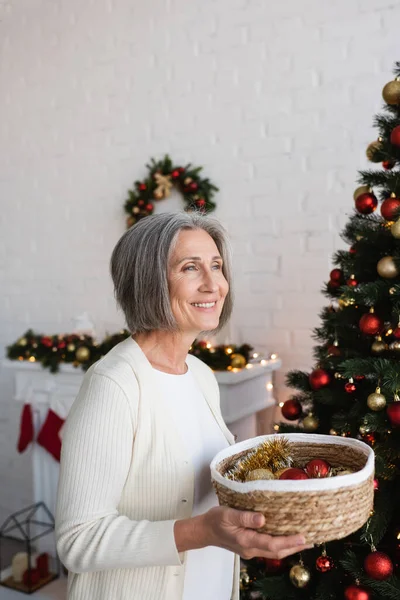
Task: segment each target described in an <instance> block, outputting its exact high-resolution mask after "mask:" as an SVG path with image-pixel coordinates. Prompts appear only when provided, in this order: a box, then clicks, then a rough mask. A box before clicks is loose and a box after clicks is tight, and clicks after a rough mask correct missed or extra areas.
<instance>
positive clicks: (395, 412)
mask: <svg viewBox="0 0 400 600" xmlns="http://www.w3.org/2000/svg"><path fill="white" fill-rule="evenodd" d="M386 414H387V416H388V417H389V419H390V422H391V424H392V426H393V427H400V402H399V401H397V402H392V403H391V404H388V407H387V409H386Z"/></svg>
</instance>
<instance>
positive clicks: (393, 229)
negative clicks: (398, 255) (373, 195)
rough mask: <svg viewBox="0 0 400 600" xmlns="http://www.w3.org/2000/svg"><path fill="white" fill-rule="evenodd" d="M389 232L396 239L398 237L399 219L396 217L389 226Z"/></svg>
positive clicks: (399, 236) (399, 235)
mask: <svg viewBox="0 0 400 600" xmlns="http://www.w3.org/2000/svg"><path fill="white" fill-rule="evenodd" d="M390 232H391V234H392V236H393V237H394V238H396V240H398V239H400V219H397V221H395V222H394V223H393V225H392V226H391V228H390Z"/></svg>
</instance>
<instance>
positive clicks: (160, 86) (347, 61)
mask: <svg viewBox="0 0 400 600" xmlns="http://www.w3.org/2000/svg"><path fill="white" fill-rule="evenodd" d="M399 19H400V5H399V4H398V3H397V2H394V1H393V0H336V1H335V2H320V1H318V0H301V1H300V2H299V1H298V0H287V1H286V2H265V1H264V0H219V1H218V2H214V1H212V0H201V1H200V0H192V1H191V2H185V1H184V0H148V1H147V2H135V3H133V2H129V1H128V0H118V1H117V0H114V1H113V0H96V1H94V0H87V1H86V2H81V1H78V0H68V1H67V0H58V2H53V1H51V0H31V1H30V2H23V1H22V0H0V89H1V90H2V93H1V95H0V115H1V119H0V155H1V163H2V164H1V169H0V192H1V196H0V197H1V211H0V220H1V221H0V222H1V224H2V232H1V239H2V252H1V255H0V277H1V281H2V294H1V296H0V348H1V349H4V347H5V346H6V345H7V344H8V343H10V342H12V341H13V340H15V339H16V338H17V336H18V335H20V334H21V333H22V332H23V331H24V330H25V329H27V328H28V327H29V326H31V327H33V328H34V329H36V330H39V331H45V332H57V331H68V330H70V329H71V326H72V318H73V317H74V316H76V315H79V314H81V313H82V312H83V311H84V310H88V311H89V312H90V314H91V315H92V317H93V319H94V320H95V322H96V324H97V326H98V329H99V331H100V332H101V333H102V332H104V330H105V329H108V330H110V331H113V330H116V329H117V328H118V327H119V326H120V325H121V324H122V320H121V317H120V316H119V315H118V314H117V312H116V310H115V306H114V300H113V296H112V289H111V284H110V281H109V277H108V260H109V256H110V253H111V250H112V248H113V246H114V244H115V242H116V240H117V239H118V237H119V235H120V234H121V233H122V232H123V230H124V214H123V211H122V206H123V202H124V200H125V196H126V190H127V189H128V188H129V187H131V185H132V183H133V181H134V180H135V179H137V178H140V177H141V176H143V175H145V173H146V172H145V169H144V165H145V163H146V162H147V160H148V158H149V157H150V156H154V157H157V158H158V157H161V156H162V155H163V154H164V153H165V152H169V153H170V154H171V156H172V157H173V158H174V159H175V160H176V161H181V162H183V163H184V162H186V161H192V162H193V163H194V164H196V165H204V167H205V170H204V173H205V174H206V175H207V176H209V177H210V178H211V179H212V180H213V181H215V182H216V183H217V185H218V186H219V187H220V188H221V191H220V193H219V194H218V196H217V202H218V211H217V216H218V217H220V219H221V220H222V221H223V222H224V223H225V224H226V226H227V227H228V229H229V231H230V233H231V236H232V241H233V246H234V250H235V264H236V289H237V305H236V310H235V316H234V321H233V325H232V331H233V334H234V340H233V341H236V342H244V341H248V342H251V343H253V344H255V345H256V346H257V347H259V348H261V349H263V350H266V351H272V350H273V351H277V352H278V353H279V354H280V355H281V356H282V358H283V361H284V369H283V370H282V373H281V374H280V376H279V377H278V384H279V385H278V390H279V397H280V399H283V398H285V397H286V395H287V393H288V392H287V390H285V389H284V388H283V385H282V383H283V375H284V372H285V371H286V370H288V369H290V368H294V367H299V368H308V367H309V366H310V365H311V348H312V344H313V342H312V340H311V337H310V328H311V327H313V326H315V325H317V324H318V316H317V315H318V311H319V309H320V308H321V306H322V305H323V304H324V299H323V297H322V296H321V295H320V293H319V290H320V288H321V285H322V281H323V280H324V279H326V278H327V276H328V273H329V269H330V256H331V253H332V251H333V250H334V249H337V248H340V247H342V246H343V244H342V242H341V241H340V239H339V236H338V228H339V227H341V226H342V225H343V224H344V222H345V221H346V218H347V217H346V213H349V212H350V211H351V210H352V192H353V189H354V187H355V178H356V172H357V169H359V168H361V167H365V166H366V160H365V156H364V150H365V147H366V145H367V144H368V143H369V142H370V141H371V140H372V139H374V138H375V137H376V134H375V131H374V130H373V128H372V117H373V114H374V113H375V112H376V111H377V110H379V108H380V106H381V96H380V94H381V89H382V87H383V85H384V84H385V83H386V82H387V81H388V80H389V79H390V77H391V68H392V65H393V62H394V60H395V59H396V58H397V59H399V58H400V57H399V55H398V23H399ZM0 390H1V391H0V394H1V396H0V402H1V409H0V411H1V412H0V481H1V485H0V490H1V493H0V521H1V520H2V519H3V517H4V516H5V515H6V514H8V513H9V512H10V511H11V510H12V509H16V508H18V507H20V506H24V505H26V503H27V502H28V501H29V500H30V493H31V492H30V481H29V477H30V473H29V455H23V456H19V455H17V454H16V452H15V450H14V448H15V443H16V437H17V430H18V418H19V410H20V407H18V406H15V404H14V403H13V402H12V401H11V397H12V381H11V380H10V377H9V376H8V375H6V373H4V371H3V372H2V373H1V374H0Z"/></svg>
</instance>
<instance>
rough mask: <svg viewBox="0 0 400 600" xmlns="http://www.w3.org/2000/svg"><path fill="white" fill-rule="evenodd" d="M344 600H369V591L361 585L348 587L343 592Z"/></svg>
mask: <svg viewBox="0 0 400 600" xmlns="http://www.w3.org/2000/svg"><path fill="white" fill-rule="evenodd" d="M344 597H345V600H370V598H371V596H370V593H369V591H368V590H367V589H366V588H364V587H362V586H361V585H349V587H347V588H346V589H345V590H344Z"/></svg>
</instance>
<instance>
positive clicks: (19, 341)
mask: <svg viewBox="0 0 400 600" xmlns="http://www.w3.org/2000/svg"><path fill="white" fill-rule="evenodd" d="M27 343H28V340H27V339H26V337H22V338H20V339H19V340H18V342H17V344H18V346H26V345H27Z"/></svg>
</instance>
